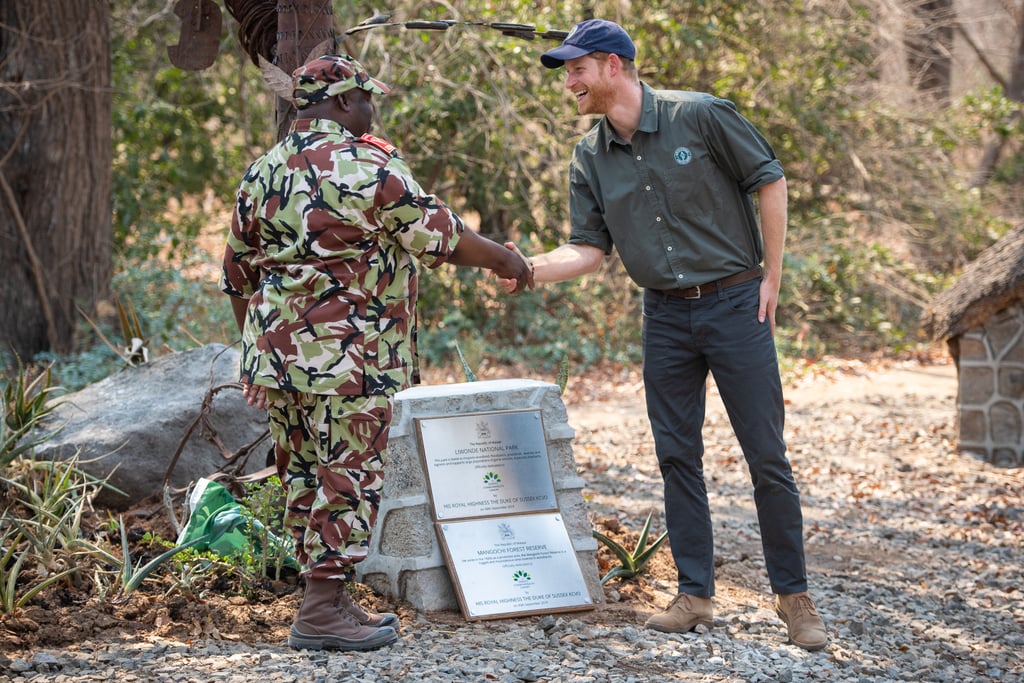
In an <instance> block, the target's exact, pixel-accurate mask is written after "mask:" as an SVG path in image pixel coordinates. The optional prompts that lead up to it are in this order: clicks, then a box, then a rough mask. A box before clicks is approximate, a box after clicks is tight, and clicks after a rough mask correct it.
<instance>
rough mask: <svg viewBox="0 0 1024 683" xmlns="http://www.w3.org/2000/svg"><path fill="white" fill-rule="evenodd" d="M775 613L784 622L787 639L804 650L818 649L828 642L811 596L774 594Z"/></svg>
mask: <svg viewBox="0 0 1024 683" xmlns="http://www.w3.org/2000/svg"><path fill="white" fill-rule="evenodd" d="M775 613H776V614H778V615H779V618H780V619H782V621H784V622H786V628H787V629H789V640H790V642H792V643H793V644H794V645H796V646H798V647H802V648H803V649H805V650H812V651H813V650H820V649H821V648H823V647H825V645H826V644H828V632H827V631H826V630H825V622H824V621H822V620H821V616H820V615H819V614H818V610H816V609H815V608H814V602H812V601H811V596H809V595H808V594H807V593H806V592H804V593H791V594H789V595H776V596H775Z"/></svg>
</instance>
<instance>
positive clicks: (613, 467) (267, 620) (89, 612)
mask: <svg viewBox="0 0 1024 683" xmlns="http://www.w3.org/2000/svg"><path fill="white" fill-rule="evenodd" d="M924 360H925V362H923V363H922V362H918V361H917V360H911V361H902V362H899V363H893V362H887V363H882V362H864V361H834V362H832V363H830V364H826V365H825V366H820V365H816V366H813V367H811V366H808V368H807V369H806V370H805V371H804V372H797V373H795V374H794V376H793V379H792V380H791V381H789V382H788V387H787V403H788V404H789V405H790V408H791V410H792V409H800V410H812V409H815V407H827V406H830V405H833V403H834V402H835V401H838V400H843V401H857V400H858V399H863V403H864V404H865V405H869V406H870V405H872V400H873V399H872V397H876V399H877V397H879V396H883V397H896V398H899V397H904V398H906V397H927V398H929V399H930V400H931V402H932V403H933V404H934V408H933V410H934V411H937V412H943V413H946V415H947V417H948V416H949V415H952V413H953V411H954V407H955V406H954V405H953V402H954V400H955V394H956V378H955V371H954V369H953V367H952V365H951V364H950V363H948V362H946V361H944V360H943V359H942V358H941V357H939V358H929V359H924ZM482 378H483V377H482ZM427 380H428V381H431V382H432V383H434V382H438V381H460V378H446V377H433V378H431V377H428V378H427ZM709 391H710V392H711V393H712V394H714V388H713V386H712V387H711V388H710V389H709ZM564 400H565V403H566V406H567V409H568V412H569V422H570V425H572V426H573V428H574V429H575V430H576V432H577V444H576V446H575V455H576V459H577V464H578V465H579V467H580V470H581V473H583V476H584V478H588V476H593V477H594V479H595V481H598V482H604V484H605V485H604V486H603V487H601V486H599V487H597V488H598V489H600V490H595V491H593V492H585V496H587V497H588V500H589V501H590V502H591V503H592V509H593V512H592V520H593V523H594V526H595V528H596V529H598V530H600V531H602V532H604V533H605V534H607V535H609V536H610V537H612V538H614V539H616V540H618V541H619V542H620V543H622V544H623V545H625V546H628V547H632V545H633V544H634V543H635V541H636V538H637V528H636V527H637V520H640V522H642V520H643V519H644V518H645V517H646V512H647V511H648V508H647V507H646V506H648V505H650V501H651V500H652V496H653V497H654V499H655V500H657V499H659V498H660V496H659V494H658V491H659V482H658V481H656V480H655V477H654V476H652V472H656V467H651V466H650V463H651V461H652V459H653V458H654V455H653V450H652V448H653V447H652V446H651V444H650V440H649V437H648V436H646V434H647V432H646V418H645V415H644V409H643V396H642V382H641V378H640V376H639V374H638V372H637V370H636V369H634V368H618V369H605V370H602V371H595V372H590V373H588V375H587V377H586V378H580V379H574V380H572V381H571V382H570V385H569V386H568V387H567V391H566V393H565V396H564ZM884 403H885V401H881V404H880V402H879V401H878V400H874V404H875V407H876V408H877V409H879V410H882V411H884V410H885V409H886V408H885V405H884ZM822 409H826V408H822ZM721 411H722V408H721V407H720V404H718V403H716V401H714V400H710V401H709V421H713V420H715V419H720V414H721ZM716 415H718V416H719V417H716ZM608 453H616V454H618V455H617V456H615V457H614V458H613V457H608V456H607V454H608ZM619 457H621V458H623V459H624V460H630V461H633V462H637V461H644V462H646V466H645V467H644V468H643V469H642V470H638V469H631V468H629V467H625V466H623V465H622V463H618V462H613V460H617V459H618V458H619ZM124 518H125V520H126V522H127V523H128V524H129V525H130V528H131V530H132V534H131V536H132V538H133V539H134V541H133V542H134V543H135V550H134V553H133V554H135V555H136V556H139V555H140V554H141V555H142V556H144V555H145V554H146V553H149V554H155V553H157V552H159V551H161V550H162V548H159V547H149V548H147V546H146V544H145V542H144V539H145V534H146V532H150V533H151V534H154V535H157V536H160V537H162V538H169V539H170V538H174V537H175V532H174V529H173V527H172V525H171V523H170V521H169V519H168V518H167V513H166V510H165V508H164V506H163V504H162V503H160V502H158V501H147V502H146V503H145V504H142V505H139V506H137V507H136V508H135V509H133V510H131V511H130V513H129V514H125V517H124ZM98 519H105V516H104V514H103V512H102V511H100V512H99V513H98ZM128 520H130V521H128ZM654 531H655V532H656V533H660V530H659V529H657V528H655V530H654ZM597 561H598V565H599V573H600V574H601V575H602V576H603V575H604V573H605V572H607V571H608V569H610V568H611V567H613V566H615V564H617V563H616V562H614V560H613V558H612V555H611V553H610V552H609V551H608V550H607V549H606V548H604V547H603V546H602V547H601V550H600V551H599V554H598V557H597ZM719 571H720V576H719V581H720V583H722V584H725V585H727V586H728V590H727V591H725V592H724V594H723V595H721V597H720V599H725V600H745V599H750V597H749V596H747V595H746V593H751V594H753V593H754V592H755V591H756V590H758V588H757V587H756V586H755V585H753V584H752V583H751V581H752V579H751V577H749V576H745V575H744V574H743V573H739V572H737V573H736V574H733V573H732V572H731V571H730V566H729V565H724V566H722V567H719ZM747 574H749V572H748V573H747ZM757 578H758V579H760V578H761V577H757ZM674 580H675V569H674V566H673V564H672V561H671V555H670V554H669V552H667V550H662V551H659V552H658V553H657V554H656V555H655V557H654V559H653V561H652V562H651V563H650V564H649V565H648V567H647V570H646V572H645V573H644V574H643V575H642V576H640V577H638V578H637V579H634V580H630V581H613V582H609V584H608V585H607V586H606V600H607V604H606V605H605V606H603V607H602V608H600V609H598V610H594V611H591V612H582V613H579V614H578V615H577V616H578V618H580V619H582V620H584V621H593V622H600V623H602V624H615V623H622V624H626V623H628V624H634V625H635V624H636V623H637V622H638V619H640V616H642V615H644V614H648V613H651V612H653V611H655V610H657V609H659V608H661V607H663V606H664V605H665V604H666V603H667V602H668V600H669V599H670V598H671V596H672V586H673V585H674ZM168 589H169V586H168V584H167V583H166V582H163V581H159V580H151V581H147V583H145V584H144V585H143V588H142V589H141V590H139V591H137V592H135V593H133V594H132V595H130V596H129V597H128V598H127V599H125V600H122V601H116V602H114V601H111V600H107V599H101V598H98V597H97V596H96V595H93V594H91V593H88V592H78V591H76V590H74V589H71V588H67V587H62V588H59V589H54V590H49V591H46V592H44V593H43V594H41V595H39V596H37V597H36V599H34V600H33V601H32V603H31V605H29V606H28V607H27V608H25V609H23V610H20V611H19V612H18V613H17V614H15V615H14V616H4V617H0V652H4V651H6V652H24V651H31V650H36V649H40V648H55V647H61V646H65V645H68V644H71V643H75V642H79V641H82V640H86V639H89V640H93V641H96V640H101V641H102V640H105V639H116V638H119V637H122V636H123V635H126V634H140V633H146V634H150V635H153V636H159V637H162V638H167V639H176V640H180V641H191V640H195V639H201V638H210V637H213V638H220V639H225V640H233V641H241V642H279V641H283V640H285V639H286V638H287V629H288V625H289V624H290V622H291V619H292V617H293V615H294V612H295V609H296V607H297V604H298V595H299V593H298V592H297V579H296V577H295V576H290V577H286V580H284V581H279V582H271V581H269V580H268V581H266V582H265V583H263V584H262V585H258V586H248V587H246V594H242V593H241V592H240V591H239V589H238V587H237V586H232V585H222V586H216V585H213V586H209V587H208V590H207V592H206V594H205V595H204V596H203V597H201V598H190V597H186V596H183V595H181V594H179V593H176V592H174V591H169V590H168ZM359 597H361V599H362V600H363V602H364V603H365V604H367V605H369V606H373V607H376V608H377V609H379V610H386V611H394V612H397V613H398V614H399V616H400V617H401V618H402V620H403V622H411V621H413V620H414V619H415V618H416V617H417V615H416V614H415V613H414V611H413V610H412V609H411V608H410V607H409V606H408V605H405V604H400V603H396V602H393V601H390V600H388V599H386V598H383V597H379V596H376V595H373V594H371V593H370V592H369V590H368V589H366V588H365V587H360V592H359ZM420 616H426V618H428V619H430V620H432V621H436V622H441V623H461V622H462V621H463V617H462V616H461V614H458V613H431V614H428V615H420Z"/></svg>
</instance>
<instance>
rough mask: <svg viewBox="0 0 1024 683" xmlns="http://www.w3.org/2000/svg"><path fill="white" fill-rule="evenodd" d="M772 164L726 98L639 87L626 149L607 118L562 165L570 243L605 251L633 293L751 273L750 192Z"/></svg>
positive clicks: (755, 253)
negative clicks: (639, 104)
mask: <svg viewBox="0 0 1024 683" xmlns="http://www.w3.org/2000/svg"><path fill="white" fill-rule="evenodd" d="M782 177H783V172H782V164H781V163H780V162H779V160H778V159H777V158H776V157H775V152H774V151H772V148H771V146H770V145H769V144H768V142H767V141H766V140H765V139H764V137H763V136H762V135H761V134H760V133H759V132H758V130H757V129H756V128H754V126H753V125H752V124H751V123H750V122H749V121H748V120H747V119H746V118H744V117H743V116H741V115H740V114H739V112H737V111H736V108H735V106H734V105H733V104H732V102H729V101H728V100H723V99H720V98H717V97H714V96H712V95H708V94H705V93H697V92H682V91H670V90H654V89H652V88H651V87H650V86H648V85H647V84H643V112H642V114H641V116H640V124H639V126H638V127H637V130H636V132H635V133H634V134H633V137H632V140H631V141H630V142H626V141H625V140H624V139H623V138H622V137H620V136H619V135H618V134H617V133H616V132H615V129H614V128H613V127H612V126H611V124H610V123H609V122H608V119H607V117H605V118H602V119H601V121H600V122H599V123H598V124H597V125H596V126H594V127H593V128H592V129H591V130H590V131H589V132H588V133H587V134H586V135H585V136H584V137H583V139H581V140H580V141H579V143H578V144H577V145H576V149H575V151H574V152H573V158H572V163H571V164H570V166H569V182H570V195H569V208H570V215H571V221H572V231H571V233H570V236H569V242H570V243H571V244H586V245H590V246H594V247H598V248H600V249H603V250H604V252H605V253H606V254H607V253H611V249H612V247H613V246H614V247H615V248H616V250H618V252H619V256H620V258H621V259H622V263H623V265H624V266H625V268H626V272H628V273H629V276H630V277H631V278H632V279H633V280H634V281H635V282H636V283H637V284H638V285H640V286H641V287H649V288H653V289H674V288H679V287H690V286H693V285H700V284H704V283H705V282H711V281H713V280H717V279H719V278H722V277H726V276H729V275H732V274H735V273H738V272H740V271H743V270H746V269H747V268H750V267H752V266H755V265H757V264H758V263H760V262H761V260H762V258H763V255H764V254H763V252H764V247H763V241H762V238H761V230H760V227H759V225H758V220H757V216H756V213H755V210H754V202H753V199H752V197H751V193H752V192H754V191H755V190H757V189H758V188H759V187H762V186H763V185H767V184H769V183H772V182H774V181H776V180H779V179H780V178H782Z"/></svg>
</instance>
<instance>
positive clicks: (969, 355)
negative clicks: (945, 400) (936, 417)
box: [957, 301, 1024, 467]
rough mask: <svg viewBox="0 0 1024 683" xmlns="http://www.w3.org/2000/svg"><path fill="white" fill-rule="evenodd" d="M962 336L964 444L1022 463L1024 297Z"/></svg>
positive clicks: (997, 460)
mask: <svg viewBox="0 0 1024 683" xmlns="http://www.w3.org/2000/svg"><path fill="white" fill-rule="evenodd" d="M959 342H960V349H959V359H958V360H959V374H960V377H959V381H960V390H959V397H958V400H957V404H958V405H957V407H958V411H959V418H960V444H959V447H960V450H961V451H965V452H970V453H974V454H976V455H977V456H978V457H980V458H982V459H984V460H986V461H987V462H990V463H993V464H996V465H1000V466H1002V467H1020V466H1022V465H1024V303H1022V302H1020V301H1018V302H1015V303H1014V304H1013V305H1011V306H1008V307H1007V308H1004V309H1002V310H1000V311H999V312H997V313H996V314H994V315H992V316H990V317H989V318H988V319H987V320H986V321H985V323H984V324H982V325H980V326H979V327H976V328H974V329H972V330H970V331H969V332H967V333H966V334H964V335H963V336H962V337H960V340H959Z"/></svg>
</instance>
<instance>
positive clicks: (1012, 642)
mask: <svg viewBox="0 0 1024 683" xmlns="http://www.w3.org/2000/svg"><path fill="white" fill-rule="evenodd" d="M638 390H639V385H638V383H636V382H635V381H634V382H623V383H620V384H619V386H618V388H617V389H616V393H615V395H613V396H612V397H610V399H608V400H603V401H584V402H578V403H572V402H569V401H567V402H568V403H569V413H570V423H571V424H573V426H574V427H575V428H576V430H577V446H576V459H577V461H578V464H579V465H580V468H581V472H582V474H583V476H584V477H585V478H586V479H587V481H588V482H589V484H590V491H589V496H590V499H589V500H590V504H591V506H592V509H593V512H594V515H595V517H600V516H605V517H618V518H619V519H621V520H622V523H623V524H628V525H634V524H635V523H636V520H638V519H639V520H641V521H642V519H643V518H644V517H645V516H646V513H647V511H648V510H649V509H651V507H652V506H654V507H657V506H658V505H659V500H660V482H659V479H658V474H657V468H656V467H655V466H654V455H653V446H652V444H651V442H650V437H649V435H648V433H647V430H646V421H645V419H644V417H643V406H642V399H641V398H640V397H639V395H638ZM955 394H956V382H955V378H954V373H953V369H952V368H951V367H950V366H944V365H938V366H936V365H928V366H916V365H912V364H908V365H897V366H889V367H887V368H884V369H877V370H873V369H870V368H867V367H863V368H858V367H852V368H851V367H847V368H846V370H845V371H844V372H840V373H838V374H832V375H828V376H823V377H816V378H808V379H805V380H802V381H801V382H799V383H797V384H795V385H794V386H793V387H792V388H791V389H790V390H789V392H788V401H789V416H788V423H787V439H788V441H789V445H790V451H791V457H792V460H793V465H794V469H795V471H796V474H797V478H798V482H799V484H800V486H801V490H802V495H803V501H804V509H805V525H806V533H807V538H808V541H807V551H808V569H809V572H810V575H811V586H812V595H813V596H814V598H815V600H816V602H817V604H818V607H819V610H820V612H821V613H822V616H823V617H824V619H825V621H826V624H827V625H828V627H829V630H830V635H831V643H830V644H829V646H828V647H827V648H826V649H825V650H823V651H821V652H818V653H810V652H805V651H803V650H801V649H799V648H796V647H794V646H792V645H789V644H788V643H786V639H785V632H784V627H783V626H782V624H781V622H780V620H779V619H778V618H777V617H776V616H775V615H774V613H773V612H772V611H771V610H770V608H769V605H770V603H769V596H768V591H767V580H766V578H765V576H764V565H763V562H762V560H761V552H760V546H759V541H758V535H757V524H756V519H755V516H754V512H753V508H752V505H751V501H750V495H749V482H748V481H747V479H746V473H745V469H744V467H743V464H742V458H741V456H740V454H739V452H738V450H737V448H736V446H735V444H734V441H733V438H732V433H731V430H730V428H729V425H728V421H727V420H726V418H725V417H724V413H723V411H722V410H721V408H720V406H717V405H715V404H714V401H712V405H711V407H710V410H709V418H708V426H707V430H706V442H707V447H708V448H707V450H708V454H707V457H706V463H707V464H706V474H707V477H708V487H709V490H711V492H712V499H711V500H712V507H713V512H714V516H715V522H716V529H717V532H716V533H717V536H716V541H717V544H718V558H717V565H718V575H719V585H718V595H717V597H716V601H715V605H716V615H715V624H714V628H712V629H710V630H702V631H701V632H695V633H689V634H684V635H670V634H661V633H657V632H654V631H648V630H645V629H643V628H642V624H643V620H644V618H645V616H646V614H647V613H649V611H651V610H653V609H657V608H659V607H662V606H664V605H665V604H667V603H668V601H669V600H670V599H671V597H672V588H673V582H672V580H671V576H670V575H668V574H666V573H664V572H662V573H661V574H660V575H658V576H655V577H652V579H651V581H650V583H649V585H650V587H651V592H650V604H649V605H646V606H647V607H649V608H650V609H648V610H646V611H644V610H642V609H641V610H636V611H634V610H633V609H632V608H629V609H623V604H624V603H621V602H616V600H617V598H618V597H619V594H618V593H617V591H616V590H615V589H614V587H609V589H608V599H609V605H608V606H605V607H602V608H599V609H597V610H594V611H592V612H585V613H573V614H564V615H544V616H532V617H523V618H518V619H503V620H499V621H487V622H474V623H467V622H465V621H463V620H461V618H460V617H458V615H455V616H454V617H453V616H452V615H445V616H444V617H443V618H438V615H414V616H413V618H411V619H409V618H407V619H406V621H405V624H404V625H403V631H402V638H401V640H400V641H399V642H398V643H397V644H396V645H394V646H392V647H390V648H386V649H384V650H379V651H376V652H372V653H361V654H341V653H314V652H296V651H292V650H290V649H288V648H287V647H286V646H285V645H284V644H283V643H281V642H267V643H240V642H231V641H227V640H193V641H189V642H181V641H174V640H163V639H159V638H156V637H153V636H145V635H141V636H131V637H129V636H125V637H122V638H119V639H113V640H109V639H108V640H102V641H84V642H81V643H78V644H76V645H75V646H73V647H69V648H64V649H61V650H49V649H47V650H40V651H35V652H26V651H18V652H9V653H0V682H7V681H19V682H20V681H25V680H33V681H111V680H117V681H126V682H127V681H146V682H150V681H168V682H181V681H232V682H234V681H238V682H241V681H254V680H262V681H265V682H266V683H282V682H286V681H303V682H307V681H337V682H339V683H340V682H344V683H349V682H351V683H355V682H366V683H370V682H380V681H402V682H405V681H409V682H412V681H415V682H417V683H435V682H436V683H455V682H466V683H470V682H472V683H477V682H479V683H486V682H493V681H498V682H501V683H518V682H520V681H543V682H546V683H569V682H573V683H584V682H595V683H598V682H601V683H604V682H607V683H630V682H639V681H665V680H671V681H744V682H757V681H929V682H946V681H949V682H953V681H957V682H959V681H988V680H992V681H996V680H999V681H1022V680H1024V665H1022V663H1021V653H1022V652H1024V604H1022V601H1021V593H1020V582H1021V576H1022V574H1021V567H1022V559H1024V558H1022V554H1021V539H1022V527H1024V504H1022V492H1024V474H1022V471H1021V470H1019V469H1017V470H1005V469H996V468H993V467H990V466H988V465H986V464H984V463H982V462H980V461H978V460H976V459H974V458H972V457H970V456H965V455H961V454H958V453H956V451H955V439H956V428H955V414H954V411H955ZM665 554H666V555H667V553H665Z"/></svg>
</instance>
